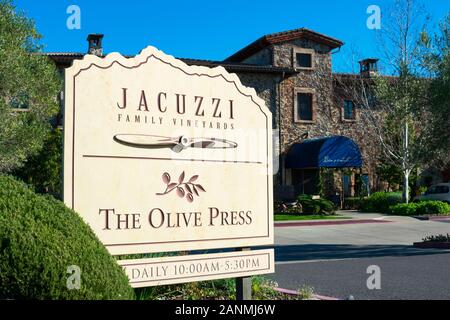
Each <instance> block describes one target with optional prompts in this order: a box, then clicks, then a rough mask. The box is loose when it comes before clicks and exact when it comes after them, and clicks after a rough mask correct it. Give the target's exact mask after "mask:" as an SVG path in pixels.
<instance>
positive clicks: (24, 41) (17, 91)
mask: <svg viewBox="0 0 450 320" xmlns="http://www.w3.org/2000/svg"><path fill="white" fill-rule="evenodd" d="M39 39H40V35H39V34H38V33H37V31H36V29H35V26H34V23H33V22H32V21H31V20H30V19H28V18H27V17H26V16H25V15H24V14H23V13H20V12H17V10H16V8H15V6H14V5H13V3H12V1H11V0H0V119H1V121H0V172H9V171H11V170H13V169H15V168H18V167H20V166H21V165H23V163H24V161H25V160H26V159H27V157H29V156H31V155H34V154H36V153H37V152H39V150H40V149H41V148H42V145H43V142H44V140H45V139H46V137H47V134H48V133H49V131H50V129H51V126H50V121H49V120H50V119H51V117H52V116H54V115H55V114H56V113H57V112H58V107H59V106H58V101H57V99H56V97H57V96H58V92H59V90H60V88H61V81H60V79H59V76H58V73H57V70H56V68H55V66H54V65H53V64H52V63H51V62H50V61H49V59H48V58H47V57H45V56H43V55H41V54H39V52H41V50H42V47H41V45H40V44H39Z"/></svg>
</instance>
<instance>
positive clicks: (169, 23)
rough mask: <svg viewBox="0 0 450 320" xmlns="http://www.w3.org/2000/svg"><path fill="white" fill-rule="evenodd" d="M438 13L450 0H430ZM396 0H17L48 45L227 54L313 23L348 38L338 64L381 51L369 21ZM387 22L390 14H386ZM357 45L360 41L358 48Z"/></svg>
mask: <svg viewBox="0 0 450 320" xmlns="http://www.w3.org/2000/svg"><path fill="white" fill-rule="evenodd" d="M422 2H423V4H424V5H425V7H426V10H427V12H428V13H429V14H430V15H431V17H432V18H433V19H434V21H439V20H442V19H443V17H444V16H445V15H446V13H447V12H449V11H450V1H449V0H423V1H422ZM392 3H393V0H321V1H314V0H307V1H305V0H294V1H291V0H272V1H267V0H259V1H257V0H254V1H244V0H240V1H238V0H227V1H212V0H209V1H208V0H194V1H178V0H172V1H162V0H159V1H154V0H147V1H145V0H128V1H106V0H97V1H92V0H90V1H89V0H70V1H69V0H58V1H54V0H39V1H35V0H16V1H15V4H16V5H17V7H18V8H19V9H21V10H23V11H25V13H26V15H27V16H29V17H31V18H32V19H33V20H34V21H35V22H36V25H37V28H38V30H39V32H40V33H41V34H42V35H43V37H44V38H43V40H42V42H43V44H44V45H45V51H47V52H56V51H57V52H60V51H70V52H85V51H86V47H87V42H86V36H87V35H88V34H89V33H104V34H105V38H104V50H105V52H107V53H108V52H113V51H119V52H121V53H123V54H136V53H138V52H139V51H140V50H141V49H142V48H144V47H146V46H147V45H153V46H155V47H157V48H159V49H161V50H163V51H164V52H166V53H168V54H171V55H174V56H176V57H184V58H197V59H211V60H223V59H224V58H226V57H228V56H229V55H231V54H232V53H234V52H236V51H237V50H239V49H240V48H242V47H244V46H245V45H247V44H249V43H250V42H252V41H253V40H256V39H257V38H259V37H261V36H262V35H264V34H268V33H273V32H278V31H284V30H289V29H295V28H299V27H306V28H309V29H312V30H315V31H317V32H320V33H324V34H326V35H329V36H331V37H334V38H337V39H340V40H342V41H344V42H345V46H344V47H343V49H342V50H341V52H339V53H337V54H335V55H334V56H333V68H334V69H335V70H337V71H350V70H349V65H348V61H349V59H348V55H349V52H350V49H351V48H355V49H356V50H357V51H358V52H359V53H360V54H361V55H362V56H367V57H368V56H370V57H372V56H377V55H378V54H379V52H378V50H377V45H376V42H375V41H374V33H375V31H373V30H369V29H368V28H367V27H366V20H367V18H368V16H369V15H368V14H367V13H366V9H367V7H368V6H369V5H373V4H375V5H378V6H379V7H380V8H381V11H382V14H383V10H387V8H389V7H390V6H391V4H392ZM70 5H78V6H79V7H80V9H81V29H80V30H69V29H68V28H67V27H66V20H67V18H68V17H69V14H67V13H66V10H67V7H68V6H70ZM382 23H383V22H382ZM352 50H353V49H352Z"/></svg>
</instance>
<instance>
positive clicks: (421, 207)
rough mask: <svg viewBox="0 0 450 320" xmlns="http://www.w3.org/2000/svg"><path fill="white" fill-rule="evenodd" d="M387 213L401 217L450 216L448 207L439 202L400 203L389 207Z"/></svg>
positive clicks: (449, 206)
mask: <svg viewBox="0 0 450 320" xmlns="http://www.w3.org/2000/svg"><path fill="white" fill-rule="evenodd" d="M389 213H390V214H395V215H402V216H414V215H427V214H432V215H446V214H450V205H449V204H447V203H445V202H441V201H431V200H430V201H421V202H416V203H408V204H406V203H400V204H397V205H394V206H391V207H389Z"/></svg>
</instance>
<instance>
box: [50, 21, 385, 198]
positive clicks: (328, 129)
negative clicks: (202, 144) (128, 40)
mask: <svg viewBox="0 0 450 320" xmlns="http://www.w3.org/2000/svg"><path fill="white" fill-rule="evenodd" d="M102 38H103V35H101V34H93V35H89V37H88V43H89V49H88V53H90V54H96V55H99V56H102V55H103V50H102ZM343 44H344V43H343V42H342V41H340V40H337V39H334V38H332V37H329V36H326V35H323V34H320V33H317V32H314V31H312V30H308V29H305V28H300V29H295V30H290V31H285V32H279V33H274V34H269V35H265V36H263V37H261V38H259V39H257V40H256V41H254V42H252V43H251V44H249V45H248V46H246V47H244V48H243V49H241V50H239V51H238V52H236V53H235V54H233V55H231V56H230V57H228V58H226V59H225V60H223V61H209V60H198V59H183V58H182V59H180V60H183V61H184V62H185V63H187V64H189V65H201V66H208V67H215V66H218V65H221V66H223V67H224V68H225V69H226V70H227V71H229V72H233V73H236V74H237V75H238V76H239V78H240V79H241V82H242V83H243V84H244V85H246V86H250V87H253V88H255V90H256V92H257V94H258V95H259V96H260V97H261V98H262V99H264V100H265V102H266V104H267V106H268V107H269V108H270V109H271V111H272V113H273V129H274V130H275V131H274V132H275V137H276V139H275V140H276V141H275V144H274V151H275V152H276V153H277V154H276V155H275V156H276V157H277V158H278V159H279V171H278V173H277V174H276V175H275V176H274V189H275V198H276V199H279V200H283V199H289V198H293V197H295V196H296V195H297V194H298V193H309V194H316V193H318V192H319V191H318V190H317V184H318V181H320V180H322V181H323V182H324V189H323V191H324V194H325V196H327V197H334V198H336V195H339V196H340V198H342V197H343V196H353V195H355V193H356V192H357V190H360V189H361V190H362V189H365V190H367V189H369V188H370V189H371V190H376V189H378V188H379V181H378V180H377V177H376V172H375V169H376V159H377V145H376V143H375V142H374V141H370V140H369V139H368V138H367V135H365V132H364V128H362V126H361V124H360V123H359V117H360V114H359V112H360V109H359V108H358V107H357V105H356V103H355V102H354V101H352V100H351V99H350V98H348V97H346V96H345V94H341V93H340V92H339V90H338V89H339V88H338V87H337V85H336V81H335V80H336V79H337V77H344V78H345V77H347V78H351V77H352V76H354V75H345V74H336V73H333V72H332V56H333V54H334V53H335V52H338V51H339V49H340V48H341V46H343ZM47 55H48V56H49V57H50V58H51V59H52V60H53V61H54V62H55V63H56V65H57V67H58V68H59V69H60V70H63V69H64V68H66V67H69V66H70V65H71V64H72V62H73V60H74V59H81V58H82V57H83V56H84V53H70V52H63V53H47ZM361 72H364V73H366V75H367V76H368V77H370V75H371V74H372V73H373V72H376V59H367V60H364V61H362V62H361ZM320 138H321V139H320ZM332 139H334V140H332ZM327 145H328V149H329V150H325V151H324V150H323V149H324V146H327ZM293 146H296V148H293ZM307 146H309V149H308V148H306V147H307ZM330 147H332V148H330ZM349 148H350V149H353V150H350V149H349ZM294 149H296V150H297V151H295V152H297V153H295V154H294V153H293V152H294V151H293V150H294ZM347 149H348V150H347ZM299 150H300V151H299ZM302 150H303V151H302ZM306 150H309V151H307V153H306ZM330 150H331V151H330ZM302 152H303V153H302ZM323 154H326V155H325V157H324V156H323ZM349 154H350V155H352V157H356V158H358V157H359V158H360V159H350V161H349V158H348V155H349ZM334 156H336V157H338V158H333V157H334ZM320 157H322V158H320ZM339 157H341V158H339ZM342 157H344V158H342ZM345 157H347V158H345ZM288 158H290V160H289V161H288ZM307 158H309V159H310V160H311V159H312V160H311V161H313V163H312V162H311V161H310V162H308V161H303V162H302V160H306V159H307ZM318 158H320V159H318ZM354 160H356V162H355V161H354ZM314 161H315V162H314ZM358 161H359V162H358ZM311 163H312V164H311ZM326 163H328V165H327V164H326ZM321 167H323V168H327V169H326V170H325V169H320V168H321ZM324 170H325V171H326V172H325V173H324V172H323V171H324ZM320 172H322V174H320ZM319 177H320V178H321V179H319ZM358 183H359V184H361V185H359V186H358Z"/></svg>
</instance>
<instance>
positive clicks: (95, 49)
mask: <svg viewBox="0 0 450 320" xmlns="http://www.w3.org/2000/svg"><path fill="white" fill-rule="evenodd" d="M102 39H103V34H100V33H93V34H90V35H88V37H87V41H88V42H89V50H88V53H89V54H95V55H96V56H99V57H101V56H102V55H103V47H102Z"/></svg>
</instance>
